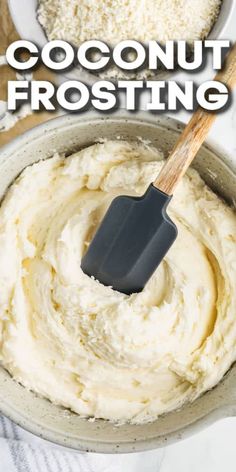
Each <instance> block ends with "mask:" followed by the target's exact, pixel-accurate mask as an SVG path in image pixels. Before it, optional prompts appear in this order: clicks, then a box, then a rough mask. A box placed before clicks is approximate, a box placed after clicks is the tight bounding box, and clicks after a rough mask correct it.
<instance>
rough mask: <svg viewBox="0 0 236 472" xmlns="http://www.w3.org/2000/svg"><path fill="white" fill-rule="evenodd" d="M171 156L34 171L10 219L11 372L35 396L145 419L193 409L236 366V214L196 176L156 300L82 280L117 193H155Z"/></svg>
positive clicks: (174, 212)
mask: <svg viewBox="0 0 236 472" xmlns="http://www.w3.org/2000/svg"><path fill="white" fill-rule="evenodd" d="M158 157H160V155H159V154H158V153H157V152H156V151H154V150H152V149H150V148H147V147H145V146H144V145H143V144H130V143H125V142H122V141H120V142H118V141H117V142H109V141H108V142H106V143H104V144H101V143H100V144H96V145H94V146H92V147H89V148H87V149H84V150H82V151H80V152H78V153H76V154H74V155H72V156H70V157H69V158H67V159H64V158H63V157H59V156H55V157H53V158H52V159H48V160H47V161H41V162H40V163H37V164H35V165H34V166H32V167H28V168H27V169H26V170H25V171H24V172H23V173H22V174H21V176H20V177H19V178H18V179H17V181H16V182H15V183H14V185H13V186H12V187H11V188H10V190H9V191H8V193H7V196H6V198H5V200H4V202H3V204H2V206H1V209H0V319H1V322H0V327H1V330H0V333H1V335H0V342H1V361H2V364H3V365H4V366H5V367H6V368H7V369H8V370H9V372H10V373H11V374H12V375H13V376H14V377H15V379H17V380H18V381H19V382H21V383H22V384H23V385H24V386H26V387H27V388H29V389H32V390H34V391H35V392H38V393H39V394H41V395H44V396H46V397H47V398H49V399H50V400H51V401H53V402H55V403H57V404H60V405H64V406H66V407H69V408H71V409H72V410H74V411H75V412H77V413H79V414H81V415H84V416H91V417H98V418H106V419H110V420H113V421H127V420H129V421H132V422H144V421H148V420H150V419H154V418H156V417H157V416H158V415H160V414H161V413H163V412H166V411H169V410H172V409H175V408H178V407H180V406H181V405H182V404H183V403H184V402H186V401H193V400H194V399H195V398H196V397H198V396H199V395H200V394H201V393H203V392H204V391H206V390H207V389H209V388H211V387H213V386H214V385H215V384H216V383H217V382H218V381H219V380H220V379H221V378H222V376H223V375H224V373H225V372H226V371H227V369H228V368H229V367H230V365H231V364H232V362H233V361H234V360H235V359H236V311H235V310H236V308H235V307H236V290H235V280H236V216H235V213H234V211H233V210H232V209H230V208H229V207H228V206H227V205H226V204H225V203H224V202H222V201H221V200H220V199H219V198H218V197H217V196H216V195H215V194H214V193H213V192H212V191H211V190H209V189H208V188H207V187H206V186H205V184H204V183H203V181H202V180H201V178H200V177H199V175H198V174H197V172H196V171H194V170H191V171H189V173H188V175H187V176H186V177H184V179H183V181H182V183H180V185H179V187H178V189H177V191H176V193H175V196H174V198H173V200H172V202H171V205H170V209H169V214H170V216H171V218H172V219H173V220H174V221H175V223H176V224H177V226H178V230H179V236H178V238H177V240H176V242H175V244H174V245H173V246H172V248H171V249H170V251H169V252H168V254H167V256H166V258H165V260H164V261H163V263H162V264H161V265H160V267H159V268H158V269H157V270H156V272H155V274H154V275H153V277H152V278H151V279H150V281H149V282H148V284H147V285H146V287H145V289H144V290H143V292H142V293H139V294H133V295H131V296H127V295H124V294H121V293H118V292H115V291H113V290H112V289H111V288H109V287H104V286H103V285H101V284H100V283H99V282H98V281H96V280H93V279H92V278H89V277H88V276H87V275H85V274H84V273H83V272H82V270H81V269H80V260H81V255H82V253H83V252H84V251H85V250H86V248H87V246H88V244H89V241H90V240H91V238H92V236H93V234H94V231H95V229H96V227H97V225H98V224H99V221H100V220H101V218H102V216H103V214H104V212H105V211H106V209H107V206H108V205H109V203H110V201H111V200H112V199H113V198H114V196H115V195H117V194H138V195H140V194H142V193H143V192H144V190H145V189H146V187H147V185H148V184H149V183H150V182H151V181H152V180H153V178H154V176H155V175H157V174H158V171H159V169H160V166H161V165H162V164H161V163H160V162H157V160H156V159H157V158H158Z"/></svg>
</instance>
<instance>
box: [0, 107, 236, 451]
mask: <svg viewBox="0 0 236 472" xmlns="http://www.w3.org/2000/svg"><path fill="white" fill-rule="evenodd" d="M98 120H99V121H103V122H104V123H106V122H107V121H110V120H115V121H117V120H119V121H124V122H127V121H129V122H137V121H138V122H139V123H142V122H143V123H146V124H149V125H153V126H158V125H159V126H163V127H166V128H168V129H169V130H173V131H175V132H178V133H179V132H180V131H181V130H182V129H183V128H184V126H185V124H184V123H182V122H180V121H179V120H176V119H174V118H172V117H168V116H161V117H158V118H157V117H155V116H153V115H150V114H149V113H148V112H146V111H139V112H137V113H135V115H133V114H130V113H129V112H127V111H125V110H118V111H116V112H115V113H113V115H111V116H110V115H105V116H104V115H103V114H101V113H99V112H95V111H91V110H90V111H87V112H85V113H83V114H79V115H78V114H73V115H62V116H59V117H57V118H54V119H51V120H49V121H47V122H45V123H43V124H40V125H38V126H36V127H34V128H32V129H31V130H28V131H27V132H25V133H24V134H22V135H21V136H18V137H17V138H15V139H14V140H13V141H11V142H10V143H8V144H6V145H5V146H3V147H1V148H0V162H1V161H2V160H3V161H4V162H6V161H7V159H8V158H9V157H10V156H11V155H12V154H14V151H15V150H16V149H19V147H22V146H25V145H27V144H28V143H29V142H31V141H34V140H35V139H37V138H38V137H40V136H42V134H43V133H45V132H47V133H49V134H50V133H53V132H55V131H56V130H57V129H59V128H60V127H63V128H64V129H65V128H66V127H68V126H73V124H76V123H77V122H78V121H80V122H83V123H85V122H88V123H91V122H92V121H98ZM204 146H205V148H207V149H208V150H210V151H212V152H213V153H214V154H216V155H217V156H218V157H219V158H220V159H221V160H222V161H223V163H224V165H225V166H226V167H227V168H228V169H230V170H231V171H233V172H234V173H236V163H233V161H232V159H231V157H230V155H229V153H227V152H225V151H224V150H223V148H222V147H220V146H219V145H218V143H216V142H215V141H214V140H212V139H211V140H207V141H206V143H205V144H204ZM226 376H227V374H226V375H225V376H224V378H225V377H226ZM224 378H223V379H224ZM218 385H219V384H217V385H216V386H215V388H217V386H218ZM22 388H23V387H22ZM205 394H207V392H206V393H205ZM0 411H1V412H2V414H4V415H5V416H7V417H8V418H10V419H11V420H12V421H14V422H15V423H16V424H18V425H19V426H21V427H22V428H24V429H26V430H27V431H29V432H31V433H33V434H35V435H36V436H39V437H41V438H43V439H45V440H47V441H50V442H52V443H54V444H58V445H60V446H64V447H68V448H70V449H73V450H75V451H77V452H80V451H86V452H96V453H130V452H138V451H145V450H151V449H155V448H157V447H160V446H165V445H169V444H172V443H173V442H177V441H178V440H182V439H185V438H187V437H189V436H191V435H192V434H194V433H196V432H198V431H200V430H201V429H203V428H204V427H206V426H209V425H211V424H212V423H214V422H215V421H217V420H219V419H222V418H224V417H228V416H236V404H234V402H230V401H226V402H225V403H221V404H219V405H216V406H214V407H213V408H212V410H210V411H209V412H208V413H206V414H203V416H202V417H200V418H198V419H197V420H195V421H193V422H192V423H190V424H188V425H187V426H185V427H183V428H180V429H178V428H177V429H176V430H175V431H173V432H170V433H169V434H168V435H166V436H163V437H161V438H160V436H158V437H153V438H151V439H140V440H137V441H136V442H135V447H134V442H133V441H132V440H130V441H129V440H128V441H125V442H124V443H122V442H120V443H119V445H118V447H117V449H116V447H115V445H114V443H108V442H105V441H102V440H98V441H95V440H93V439H91V440H88V439H77V438H73V437H70V438H67V437H65V435H63V433H61V432H59V431H56V430H53V429H45V427H44V428H42V426H41V425H40V424H37V423H33V424H32V423H31V422H30V419H28V418H26V417H24V414H22V413H19V411H18V410H16V409H14V408H12V406H10V405H8V404H7V403H5V404H2V405H0ZM117 444H118V443H117Z"/></svg>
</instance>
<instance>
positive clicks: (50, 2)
mask: <svg viewBox="0 0 236 472" xmlns="http://www.w3.org/2000/svg"><path fill="white" fill-rule="evenodd" d="M221 3H222V0H165V1H163V0H39V9H38V19H39V22H40V23H41V25H42V26H43V28H44V30H45V32H46V34H47V37H48V39H50V40H53V39H64V40H66V41H69V42H70V43H72V44H74V45H75V46H77V47H78V46H79V45H80V44H81V43H82V42H84V41H87V40H90V39H99V40H102V41H104V42H106V43H108V44H110V45H115V44H117V43H119V42H120V41H122V40H126V39H135V40H137V41H140V42H143V43H146V42H147V41H150V40H156V41H158V42H162V43H164V42H165V41H167V40H181V39H182V40H186V41H188V42H189V43H190V44H191V43H192V42H193V41H194V40H198V39H204V38H206V37H207V36H208V34H209V32H210V30H211V29H212V27H213V25H214V22H215V21H216V19H217V17H218V15H219V11H220V7H221ZM112 69H113V68H111V70H112ZM112 72H114V70H113V71H112ZM99 75H101V76H104V74H103V75H102V74H99ZM115 75H117V74H115ZM119 75H120V76H121V75H122V74H119ZM149 75H150V74H149ZM151 75H152V74H151Z"/></svg>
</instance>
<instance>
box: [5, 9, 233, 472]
mask: <svg viewBox="0 0 236 472" xmlns="http://www.w3.org/2000/svg"><path fill="white" fill-rule="evenodd" d="M17 2H18V3H19V4H20V3H21V2H19V0H17ZM235 23H236V10H235V12H234V15H233V18H232V20H231V23H230V25H229V26H228V28H227V31H226V32H225V34H224V37H225V38H226V39H232V40H236V28H235ZM210 77H212V71H211V67H208V68H206V69H205V70H204V71H203V72H201V73H198V74H194V75H193V74H191V79H193V80H195V81H196V82H197V83H201V82H202V81H204V80H208V79H209V78H210ZM187 78H188V76H187V74H180V75H179V77H178V80H186V79H187ZM235 99H236V93H235V94H234V102H233V104H232V105H231V107H230V109H229V110H228V111H227V112H225V113H224V114H222V115H221V116H220V117H219V118H218V120H217V122H216V124H215V125H214V128H213V129H212V131H211V137H212V138H213V139H214V140H215V141H216V142H218V143H219V144H220V145H221V146H223V147H224V148H225V149H226V150H227V151H228V152H230V154H231V155H235V161H236V100H235ZM144 105H145V97H144V98H143V102H142V107H144ZM172 116H174V117H176V118H179V119H180V120H182V121H187V119H188V117H189V115H188V113H185V112H180V113H175V114H173V115H172ZM235 316H236V314H235ZM235 438H236V418H229V419H225V420H221V421H219V422H218V423H216V424H215V425H213V426H211V427H210V428H208V429H207V430H205V431H203V432H201V433H199V434H197V435H196V436H194V437H192V438H190V439H187V440H185V441H182V442H180V443H177V444H175V445H172V446H169V447H166V448H164V449H159V450H156V451H150V452H145V453H138V454H128V455H125V456H124V455H120V456H113V455H111V456H106V455H97V454H84V455H83V456H79V455H78V460H77V467H78V469H77V470H78V472H80V471H90V472H93V471H94V472H95V471H96V472H105V471H106V472H159V471H160V472H189V471H191V472H199V471H201V472H222V471H223V470H225V471H227V472H235V470H236V447H235ZM22 439H24V440H25V441H27V442H29V443H32V442H33V438H32V436H31V435H30V434H29V433H23V434H22ZM37 442H38V443H39V444H40V443H41V444H43V445H45V442H43V441H42V442H41V441H40V440H37ZM48 446H49V445H48ZM2 447H3V444H2V443H1V442H0V451H1V449H2ZM49 447H50V446H49ZM0 453H1V452H0ZM81 457H83V461H82V463H81ZM1 467H2V464H1ZM62 467H63V465H62ZM0 470H1V469H0ZM2 470H4V472H13V471H15V470H17V469H16V468H15V466H13V464H12V465H10V464H9V467H8V468H7V467H6V465H5V467H4V468H3V469H2ZM18 470H26V469H23V468H19V469H18ZM36 470H37V469H36V468H34V467H33V465H32V467H31V472H34V471H35V472H36ZM38 470H44V471H45V472H47V471H50V468H48V467H47V466H44V469H38ZM55 470H58V472H59V471H60V470H62V469H60V467H59V466H58V468H57V469H55ZM63 470H65V471H66V470H67V469H66V468H63Z"/></svg>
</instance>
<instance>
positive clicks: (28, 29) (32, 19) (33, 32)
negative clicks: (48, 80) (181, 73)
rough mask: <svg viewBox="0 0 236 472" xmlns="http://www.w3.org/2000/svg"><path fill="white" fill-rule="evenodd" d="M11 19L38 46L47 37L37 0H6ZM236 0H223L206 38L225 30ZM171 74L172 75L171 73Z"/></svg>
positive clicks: (80, 75) (78, 74) (73, 75)
mask: <svg viewBox="0 0 236 472" xmlns="http://www.w3.org/2000/svg"><path fill="white" fill-rule="evenodd" d="M8 4H9V9H10V13H11V16H12V20H13V22H14V24H15V27H16V30H17V31H18V33H19V35H20V37H21V38H23V39H27V40H29V41H33V42H34V43H35V44H37V45H38V46H40V47H42V46H43V45H44V44H45V43H46V42H47V38H46V35H45V33H44V30H43V28H42V26H41V25H40V24H39V22H38V19H37V5H38V1H37V0H20V1H19V0H8ZM235 5H236V0H223V4H222V7H221V11H220V15H219V17H218V19H217V21H216V23H215V24H214V26H213V28H212V30H211V32H210V34H209V36H208V39H219V38H221V37H222V35H223V34H224V32H225V29H226V27H227V25H228V22H229V20H230V18H231V15H232V12H233V9H234V6H235ZM175 73H176V72H174V73H171V76H172V77H173V74H175ZM62 75H63V76H64V77H67V78H70V79H77V80H84V81H86V82H87V83H89V84H92V83H94V82H95V81H96V80H97V78H96V77H95V76H94V75H92V74H89V73H88V72H86V71H85V70H82V69H80V68H76V69H73V70H72V71H71V72H70V73H69V72H67V73H65V74H62ZM169 76H170V73H168V72H167V73H161V74H160V75H159V77H158V78H159V79H162V80H165V79H166V78H168V77H169Z"/></svg>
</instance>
